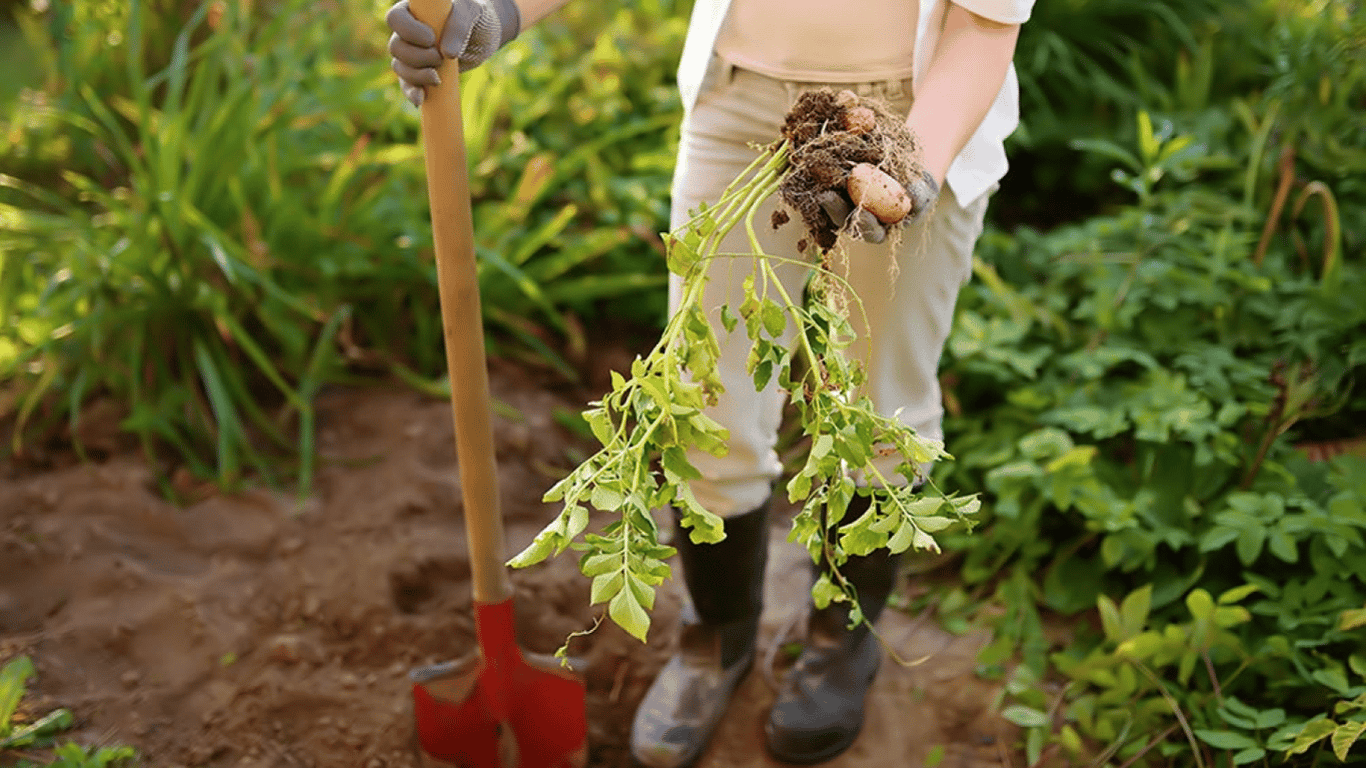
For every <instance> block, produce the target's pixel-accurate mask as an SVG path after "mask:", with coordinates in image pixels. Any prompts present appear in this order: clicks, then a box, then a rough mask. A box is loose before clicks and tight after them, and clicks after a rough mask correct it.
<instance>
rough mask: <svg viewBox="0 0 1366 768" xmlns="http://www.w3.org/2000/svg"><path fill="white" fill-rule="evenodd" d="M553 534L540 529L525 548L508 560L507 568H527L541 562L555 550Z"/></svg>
mask: <svg viewBox="0 0 1366 768" xmlns="http://www.w3.org/2000/svg"><path fill="white" fill-rule="evenodd" d="M555 538H556V536H555V534H553V533H549V532H547V531H542V532H540V533H539V534H537V535H536V538H534V539H532V540H531V543H530V544H528V545H527V547H526V549H523V550H522V551H521V552H518V553H517V555H516V556H514V557H513V558H512V559H511V560H509V561H508V563H507V564H508V567H509V568H527V567H530V566H533V565H535V564H537V563H540V562H543V561H544V560H545V559H546V558H547V557H550V555H551V553H552V552H554V550H555Z"/></svg>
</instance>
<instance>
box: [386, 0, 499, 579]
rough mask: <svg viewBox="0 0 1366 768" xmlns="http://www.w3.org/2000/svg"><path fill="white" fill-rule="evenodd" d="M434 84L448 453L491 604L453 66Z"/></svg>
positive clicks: (494, 527)
mask: <svg viewBox="0 0 1366 768" xmlns="http://www.w3.org/2000/svg"><path fill="white" fill-rule="evenodd" d="M408 7H409V8H410V9H411V10H412V12H413V16H415V17H417V19H418V21H421V22H423V23H424V24H426V25H427V26H429V27H431V28H432V29H433V30H435V31H436V35H437V39H438V40H439V39H440V38H441V30H442V28H443V27H444V26H445V24H446V17H447V16H448V15H449V14H450V10H451V2H450V0H409V3H408ZM437 73H438V74H439V75H440V76H441V85H439V86H435V87H431V86H429V87H428V88H427V93H426V98H425V99H423V102H422V143H423V147H424V150H425V154H426V159H427V198H428V200H429V201H430V204H431V210H432V236H433V239H434V240H435V243H436V274H437V284H438V288H439V290H440V295H441V324H442V327H443V328H444V330H445V337H446V366H447V368H448V369H449V372H450V378H451V412H452V414H453V416H454V419H455V451H456V459H457V460H458V462H459V464H460V488H461V493H462V496H463V498H464V502H465V531H466V535H467V536H468V538H469V548H470V572H471V575H472V576H473V581H474V599H475V600H476V601H478V602H480V603H498V602H502V601H503V600H506V599H508V598H510V597H512V588H511V585H510V583H509V582H508V575H507V567H506V565H505V563H506V561H507V554H506V549H505V547H506V544H505V542H504V534H503V518H502V514H501V512H500V510H499V507H498V467H497V463H496V462H495V458H494V448H493V423H492V419H491V407H490V401H489V378H488V367H487V366H488V361H487V358H486V356H485V351H484V325H483V317H482V315H481V313H480V308H479V280H478V277H477V274H476V271H475V261H474V223H473V214H472V212H471V210H470V180H469V172H468V168H467V166H466V164H465V131H464V125H463V124H462V121H461V112H460V67H459V64H458V63H457V62H456V61H455V60H453V59H446V60H443V61H442V62H441V66H440V67H439V68H438V70H437Z"/></svg>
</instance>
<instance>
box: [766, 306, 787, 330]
mask: <svg viewBox="0 0 1366 768" xmlns="http://www.w3.org/2000/svg"><path fill="white" fill-rule="evenodd" d="M762 311H763V317H764V330H765V331H768V335H769V336H772V337H773V338H775V339H776V338H778V337H780V336H782V334H783V331H784V330H785V329H786V328H787V315H786V314H785V313H784V312H783V310H782V307H779V306H778V305H777V304H775V303H773V302H771V301H766V302H764V306H763V310H762Z"/></svg>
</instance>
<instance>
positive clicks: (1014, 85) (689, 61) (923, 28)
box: [678, 0, 1034, 206]
mask: <svg viewBox="0 0 1366 768" xmlns="http://www.w3.org/2000/svg"><path fill="white" fill-rule="evenodd" d="M954 4H955V5H958V6H960V7H962V8H964V9H966V10H969V11H972V12H973V13H975V14H977V15H979V16H982V17H984V18H987V19H991V20H992V21H996V22H999V23H1002V24H1023V23H1024V22H1025V21H1027V20H1028V19H1029V14H1030V12H1031V11H1032V10H1033V7H1034V0H954ZM729 10H730V0H696V3H695V4H694V5H693V12H692V20H691V21H690V22H689V24H688V36H687V39H686V40H685V41H684V43H683V56H682V59H681V60H680V61H679V65H678V90H679V93H680V95H681V96H682V97H683V110H684V120H685V121H686V120H687V115H688V114H689V113H690V112H691V111H692V107H693V105H694V104H695V103H697V97H698V94H699V93H701V90H702V81H703V79H704V77H705V76H706V73H707V65H708V64H709V63H710V61H711V56H712V52H713V50H714V48H715V46H716V38H717V36H718V34H719V33H720V31H721V25H722V23H724V21H725V19H726V13H727V12H728V11H729ZM946 11H947V2H946V0H921V6H920V13H919V14H917V19H916V37H915V49H914V54H913V58H914V62H913V64H912V69H913V74H912V82H913V83H914V82H915V81H918V80H920V79H921V78H922V77H924V75H925V70H926V69H927V68H928V67H929V64H930V60H931V59H932V58H933V56H934V50H935V45H936V44H937V43H938V42H939V33H940V30H941V28H942V26H943V20H944V14H945V12H946ZM1019 124H1020V85H1019V80H1018V79H1017V77H1016V75H1015V65H1014V64H1012V65H1011V66H1010V69H1009V70H1008V71H1007V72H1006V79H1005V82H1004V83H1002V85H1001V90H1000V92H999V93H997V94H996V100H995V101H994V102H992V105H991V108H990V109H989V110H988V111H987V114H986V117H984V118H983V119H982V123H981V125H979V126H977V130H976V132H974V133H973V135H972V137H971V138H969V139H968V143H967V144H966V145H965V146H964V147H963V151H962V152H960V153H958V157H956V158H954V161H953V163H952V164H951V165H950V166H949V171H948V174H947V175H946V178H944V179H943V182H944V183H945V184H948V185H949V186H950V187H952V188H953V193H954V195H956V196H957V197H958V200H959V201H960V202H961V203H962V204H963V205H965V206H966V205H970V204H971V203H972V202H973V201H975V200H976V199H977V198H978V197H979V196H981V195H983V194H985V193H986V192H987V190H989V189H991V187H992V185H994V184H996V182H998V181H1000V180H1001V178H1002V177H1003V176H1005V174H1006V169H1007V168H1008V167H1009V165H1008V163H1007V162H1006V151H1005V139H1006V137H1007V136H1009V135H1010V134H1011V133H1012V132H1014V130H1015V128H1016V127H1017V126H1018V125H1019Z"/></svg>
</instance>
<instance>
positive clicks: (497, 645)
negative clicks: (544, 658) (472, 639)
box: [412, 599, 588, 768]
mask: <svg viewBox="0 0 1366 768" xmlns="http://www.w3.org/2000/svg"><path fill="white" fill-rule="evenodd" d="M474 618H475V631H476V634H477V635H478V637H479V658H478V659H477V660H475V662H474V663H470V664H464V665H460V664H456V665H445V666H442V667H438V668H431V669H428V670H418V671H415V672H414V673H413V675H412V677H413V680H414V682H413V711H414V715H415V719H416V721H417V740H418V746H419V747H420V748H421V750H422V753H423V757H424V758H426V759H427V760H428V761H429V762H428V765H433V764H435V765H452V766H461V768H578V767H579V766H582V765H584V764H585V763H586V762H587V761H588V723H587V717H586V716H585V714H584V685H583V682H582V681H580V680H579V679H578V678H577V677H575V676H574V674H573V673H572V672H570V671H569V670H567V669H564V668H562V667H560V666H559V665H558V664H553V663H548V664H539V663H538V664H531V663H528V661H527V659H526V658H524V657H523V656H522V653H521V651H520V650H518V648H517V643H516V637H515V633H514V631H513V614H512V600H510V599H509V600H504V601H503V602H501V603H493V604H490V605H484V604H476V605H475V612H474ZM433 670H435V671H433Z"/></svg>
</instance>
